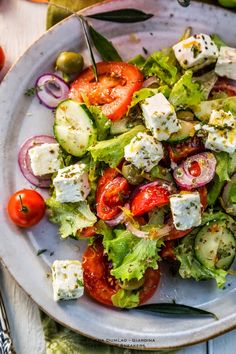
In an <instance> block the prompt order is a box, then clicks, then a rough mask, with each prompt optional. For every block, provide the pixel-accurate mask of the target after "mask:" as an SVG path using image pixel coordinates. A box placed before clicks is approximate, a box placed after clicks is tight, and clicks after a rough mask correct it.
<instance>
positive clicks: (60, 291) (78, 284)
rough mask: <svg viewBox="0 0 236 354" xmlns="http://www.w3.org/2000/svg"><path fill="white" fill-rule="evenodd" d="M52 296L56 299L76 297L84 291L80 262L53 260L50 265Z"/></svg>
mask: <svg viewBox="0 0 236 354" xmlns="http://www.w3.org/2000/svg"><path fill="white" fill-rule="evenodd" d="M52 286H53V298H54V300H55V301H58V300H70V299H78V298H79V297H81V296H82V295H83V293H84V286H83V271H82V266H81V262H79V261H73V260H66V261H54V263H53V265H52Z"/></svg>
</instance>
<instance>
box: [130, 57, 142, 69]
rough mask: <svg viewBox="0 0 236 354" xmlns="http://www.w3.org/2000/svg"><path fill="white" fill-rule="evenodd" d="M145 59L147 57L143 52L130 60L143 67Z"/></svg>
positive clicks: (140, 67) (131, 62)
mask: <svg viewBox="0 0 236 354" xmlns="http://www.w3.org/2000/svg"><path fill="white" fill-rule="evenodd" d="M145 61H146V59H145V58H144V57H143V56H142V55H141V54H138V55H136V56H135V57H134V58H132V59H130V60H129V61H128V62H129V63H130V64H133V65H135V66H137V68H139V69H142V67H143V65H144V63H145Z"/></svg>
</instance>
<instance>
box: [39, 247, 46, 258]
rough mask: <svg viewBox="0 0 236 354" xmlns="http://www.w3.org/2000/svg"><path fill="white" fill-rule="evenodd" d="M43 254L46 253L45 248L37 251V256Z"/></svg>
mask: <svg viewBox="0 0 236 354" xmlns="http://www.w3.org/2000/svg"><path fill="white" fill-rule="evenodd" d="M45 252H47V248H43V249H41V250H38V252H37V256H40V255H41V254H43V253H45Z"/></svg>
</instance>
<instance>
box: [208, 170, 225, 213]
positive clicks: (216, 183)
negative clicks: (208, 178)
mask: <svg viewBox="0 0 236 354" xmlns="http://www.w3.org/2000/svg"><path fill="white" fill-rule="evenodd" d="M224 184H225V182H224V181H220V179H219V176H218V175H215V177H214V178H213V180H212V182H211V183H210V185H209V187H208V191H207V204H208V205H210V206H213V205H214V204H215V202H216V201H217V199H218V197H219V195H220V193H221V190H222V188H223V187H224Z"/></svg>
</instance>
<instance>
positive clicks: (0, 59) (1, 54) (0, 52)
mask: <svg viewBox="0 0 236 354" xmlns="http://www.w3.org/2000/svg"><path fill="white" fill-rule="evenodd" d="M4 63H5V54H4V51H3V49H2V47H0V71H1V70H2V68H3V65H4Z"/></svg>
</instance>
